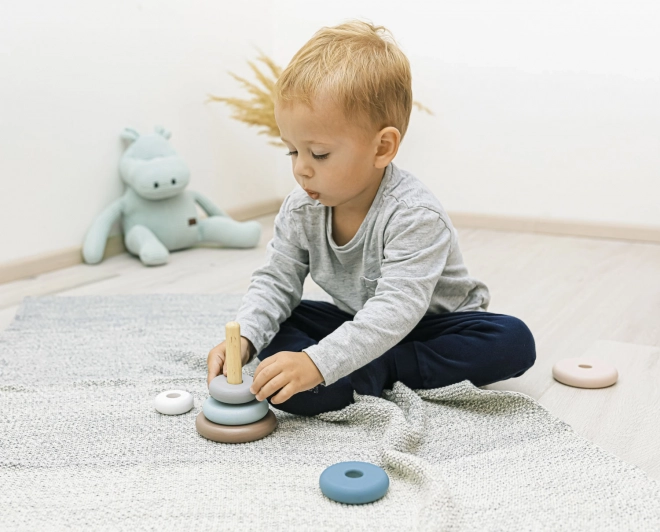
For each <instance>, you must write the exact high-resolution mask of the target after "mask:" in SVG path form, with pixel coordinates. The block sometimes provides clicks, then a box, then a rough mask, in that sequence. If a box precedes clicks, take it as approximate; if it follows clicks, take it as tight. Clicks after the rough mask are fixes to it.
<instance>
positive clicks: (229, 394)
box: [209, 373, 255, 405]
mask: <svg viewBox="0 0 660 532" xmlns="http://www.w3.org/2000/svg"><path fill="white" fill-rule="evenodd" d="M242 378H243V382H242V383H241V384H229V383H228V382H227V377H226V376H225V375H218V376H217V377H216V378H215V379H213V380H212V381H211V384H209V393H210V394H211V397H213V399H216V400H217V401H220V402H221V403H229V404H231V405H240V404H242V403H249V402H250V401H254V398H255V395H254V394H253V393H252V392H250V386H252V377H250V376H249V375H246V374H245V373H244V374H243V375H242Z"/></svg>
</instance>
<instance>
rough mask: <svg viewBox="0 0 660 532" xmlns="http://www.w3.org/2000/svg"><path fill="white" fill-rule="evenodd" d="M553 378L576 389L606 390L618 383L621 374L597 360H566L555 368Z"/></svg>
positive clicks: (558, 363)
mask: <svg viewBox="0 0 660 532" xmlns="http://www.w3.org/2000/svg"><path fill="white" fill-rule="evenodd" d="M552 376H553V377H554V378H555V379H556V380H558V381H559V382H561V383H562V384H567V385H568V386H574V387H576V388H606V387H608V386H612V384H614V383H615V382H616V381H617V379H618V378H619V372H618V371H617V370H616V368H615V367H614V366H613V365H612V364H610V363H609V362H606V361H604V360H598V359H597V358H564V359H562V360H560V361H559V362H557V363H556V364H555V365H554V366H553V368H552Z"/></svg>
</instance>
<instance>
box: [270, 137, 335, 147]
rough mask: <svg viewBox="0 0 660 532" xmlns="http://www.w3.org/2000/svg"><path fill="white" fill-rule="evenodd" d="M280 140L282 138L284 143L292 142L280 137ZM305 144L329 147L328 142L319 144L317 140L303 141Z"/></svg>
mask: <svg viewBox="0 0 660 532" xmlns="http://www.w3.org/2000/svg"><path fill="white" fill-rule="evenodd" d="M280 138H281V139H282V140H283V141H284V142H291V141H289V140H287V139H285V138H284V137H280ZM303 142H304V143H305V144H325V145H326V146H327V145H328V143H327V142H317V141H315V140H303Z"/></svg>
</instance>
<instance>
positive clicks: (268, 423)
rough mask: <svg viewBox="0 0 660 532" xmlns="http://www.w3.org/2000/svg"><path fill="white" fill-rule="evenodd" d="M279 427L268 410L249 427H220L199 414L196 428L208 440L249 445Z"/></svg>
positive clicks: (201, 413)
mask: <svg viewBox="0 0 660 532" xmlns="http://www.w3.org/2000/svg"><path fill="white" fill-rule="evenodd" d="M276 427H277V417H275V414H273V411H272V410H270V409H269V410H268V414H266V415H265V416H264V417H263V418H261V419H260V420H259V421H256V422H255V423H250V424H248V425H218V424H217V423H213V422H212V421H209V420H208V419H206V417H205V416H204V412H203V411H202V412H200V413H199V414H197V419H196V420H195V428H196V429H197V432H199V433H200V434H201V435H202V436H204V437H205V438H206V439H208V440H212V441H218V442H221V443H247V442H249V441H255V440H260V439H261V438H264V437H266V436H268V435H269V434H270V433H271V432H273V431H274V430H275V428H276Z"/></svg>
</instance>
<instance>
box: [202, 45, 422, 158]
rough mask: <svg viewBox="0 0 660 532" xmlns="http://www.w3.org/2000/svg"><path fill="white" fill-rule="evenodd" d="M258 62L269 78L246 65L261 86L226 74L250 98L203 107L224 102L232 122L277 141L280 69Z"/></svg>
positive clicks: (221, 99) (263, 56) (263, 58)
mask: <svg viewBox="0 0 660 532" xmlns="http://www.w3.org/2000/svg"><path fill="white" fill-rule="evenodd" d="M257 60H258V61H261V62H262V63H264V64H265V65H266V66H267V67H268V69H269V70H270V74H269V75H266V74H264V73H263V72H261V71H260V70H259V68H258V67H257V65H256V64H255V63H254V62H252V61H248V62H247V63H248V65H249V66H250V68H251V69H252V71H253V72H254V74H255V76H256V77H257V81H259V82H260V83H261V85H262V86H259V85H258V84H257V83H253V82H250V81H248V80H246V79H245V78H242V77H240V76H237V75H236V74H234V73H233V72H229V71H227V72H228V73H229V75H231V76H232V77H233V78H234V79H236V80H237V81H238V82H239V83H241V84H242V85H243V87H244V88H245V89H246V90H247V92H248V93H250V94H251V95H252V97H251V98H249V99H242V98H225V97H221V96H214V95H212V94H209V95H208V97H209V98H208V100H206V102H205V103H209V102H211V101H216V102H224V103H226V104H227V105H228V106H229V107H230V108H231V109H232V115H231V118H234V119H236V120H239V121H240V122H243V123H245V124H247V125H248V126H254V127H258V128H261V131H259V132H258V134H259V135H267V136H269V137H274V138H279V137H280V129H279V127H278V126H277V122H276V121H275V104H274V97H273V92H274V89H275V83H276V82H277V79H278V78H279V76H280V75H281V74H282V69H281V68H280V67H279V66H277V65H276V64H275V62H274V61H273V60H272V59H270V58H269V57H268V56H267V55H266V54H264V53H263V52H262V51H261V50H259V56H258V57H257ZM269 76H272V77H269ZM413 105H414V106H415V107H417V109H419V110H420V111H424V112H426V113H428V114H430V115H433V112H432V111H431V110H430V109H428V108H427V107H425V106H424V105H422V104H421V103H419V102H416V101H413ZM268 144H270V145H272V146H277V147H284V143H282V142H281V141H269V142H268Z"/></svg>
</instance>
